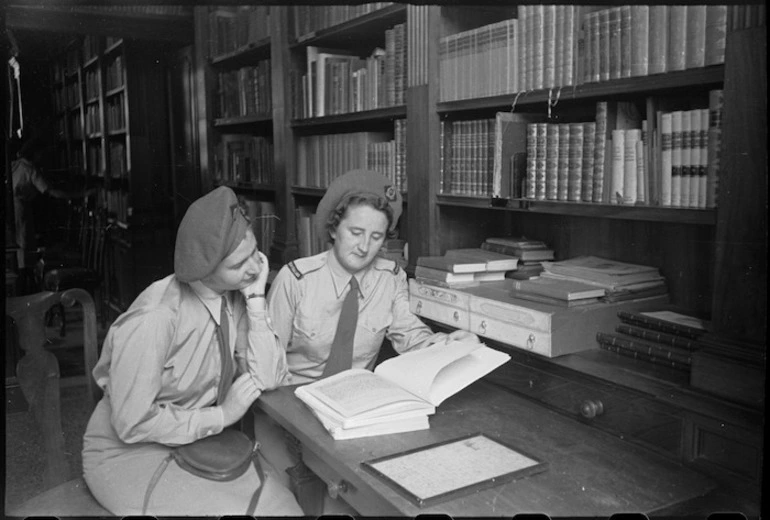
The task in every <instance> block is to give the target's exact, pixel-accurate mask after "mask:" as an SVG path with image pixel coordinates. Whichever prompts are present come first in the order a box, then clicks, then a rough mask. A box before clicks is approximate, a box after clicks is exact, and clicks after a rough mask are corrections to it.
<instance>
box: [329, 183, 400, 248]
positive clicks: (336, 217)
mask: <svg viewBox="0 0 770 520" xmlns="http://www.w3.org/2000/svg"><path fill="white" fill-rule="evenodd" d="M358 206H369V207H371V208H373V209H376V210H378V211H382V212H383V213H384V214H385V216H386V217H387V219H388V227H387V230H389V229H390V227H391V226H392V225H393V218H394V215H393V208H391V207H390V204H389V203H388V201H387V199H385V198H384V197H380V196H378V195H375V194H373V193H354V194H352V195H348V196H346V197H345V198H343V199H342V202H340V203H339V204H338V205H337V207H336V208H335V209H334V211H332V212H330V213H329V218H327V219H326V234H327V240H329V241H330V242H333V240H332V238H331V233H332V231H334V230H335V229H337V226H339V225H340V222H342V219H344V218H345V214H346V213H347V212H348V209H349V208H354V207H358ZM387 230H386V231H387Z"/></svg>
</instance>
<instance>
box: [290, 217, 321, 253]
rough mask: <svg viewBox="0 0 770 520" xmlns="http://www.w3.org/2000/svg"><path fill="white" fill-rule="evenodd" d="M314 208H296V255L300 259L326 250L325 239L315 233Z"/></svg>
mask: <svg viewBox="0 0 770 520" xmlns="http://www.w3.org/2000/svg"><path fill="white" fill-rule="evenodd" d="M315 210H316V208H315V207H314V206H297V207H296V208H295V210H294V221H295V224H296V228H297V253H298V254H299V256H300V258H301V257H305V256H312V255H316V254H318V253H320V252H322V251H324V250H326V237H321V236H318V234H317V233H316V227H315V225H314V221H315Z"/></svg>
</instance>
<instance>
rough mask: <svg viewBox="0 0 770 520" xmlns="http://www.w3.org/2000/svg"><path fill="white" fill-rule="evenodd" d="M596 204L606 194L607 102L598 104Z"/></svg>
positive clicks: (593, 197)
mask: <svg viewBox="0 0 770 520" xmlns="http://www.w3.org/2000/svg"><path fill="white" fill-rule="evenodd" d="M594 136H595V139H594V179H593V180H594V182H593V195H592V199H593V201H594V202H601V201H602V193H603V192H604V158H605V153H606V145H607V102H606V101H599V102H597V103H596V133H595V134H594Z"/></svg>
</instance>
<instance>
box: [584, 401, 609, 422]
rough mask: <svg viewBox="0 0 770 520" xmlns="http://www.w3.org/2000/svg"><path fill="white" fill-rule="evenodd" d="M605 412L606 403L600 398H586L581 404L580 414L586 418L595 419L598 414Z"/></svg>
mask: <svg viewBox="0 0 770 520" xmlns="http://www.w3.org/2000/svg"><path fill="white" fill-rule="evenodd" d="M603 413H604V405H603V404H602V402H601V401H599V400H598V399H597V400H595V401H593V400H591V399H586V400H585V401H583V403H582V404H581V405H580V415H582V416H583V417H585V418H586V419H593V418H594V417H596V416H597V415H601V414H603Z"/></svg>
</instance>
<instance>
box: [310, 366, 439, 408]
mask: <svg viewBox="0 0 770 520" xmlns="http://www.w3.org/2000/svg"><path fill="white" fill-rule="evenodd" d="M301 388H302V387H301ZM304 389H305V390H306V391H309V392H313V393H314V394H315V396H316V397H317V398H318V399H319V400H321V401H323V402H324V403H325V404H327V405H329V406H330V407H331V408H333V409H334V410H336V411H337V412H339V413H340V414H342V415H343V416H344V417H352V416H354V415H358V414H362V413H366V412H369V411H372V410H376V409H377V408H381V407H383V406H386V405H390V404H393V403H397V402H421V401H422V400H421V399H419V398H418V397H417V396H415V395H413V394H411V393H410V392H408V391H407V390H404V389H403V388H401V387H399V386H398V385H396V384H395V383H393V382H391V381H388V380H387V379H384V378H381V377H377V376H376V375H374V374H373V373H372V372H369V371H368V370H364V369H351V370H346V371H344V372H340V373H339V374H335V375H333V376H331V377H328V378H326V379H323V380H321V381H318V382H316V383H312V384H311V385H308V386H306V387H304ZM424 404H427V403H424Z"/></svg>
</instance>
